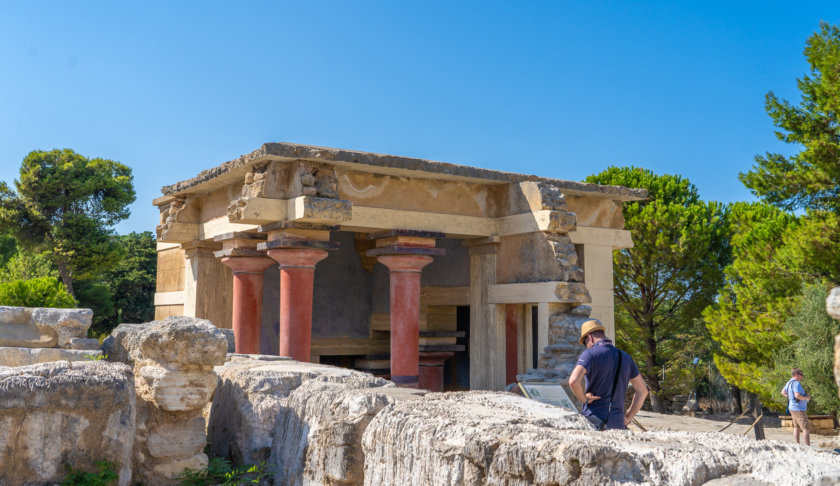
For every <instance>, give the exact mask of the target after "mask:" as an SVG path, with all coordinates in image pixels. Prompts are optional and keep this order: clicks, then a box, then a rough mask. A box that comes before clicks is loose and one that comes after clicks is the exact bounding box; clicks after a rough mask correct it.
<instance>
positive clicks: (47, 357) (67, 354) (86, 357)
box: [0, 348, 102, 366]
mask: <svg viewBox="0 0 840 486" xmlns="http://www.w3.org/2000/svg"><path fill="white" fill-rule="evenodd" d="M101 355H102V351H100V350H98V349H97V350H87V351H86V350H77V349H61V348H0V366H31V365H34V364H40V363H50V362H53V361H90V360H94V359H98V357H99V356H101Z"/></svg>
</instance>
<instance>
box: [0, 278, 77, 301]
mask: <svg viewBox="0 0 840 486" xmlns="http://www.w3.org/2000/svg"><path fill="white" fill-rule="evenodd" d="M0 305H11V306H18V307H65V308H66V307H76V300H75V299H74V298H73V297H72V296H71V295H70V294H69V293H68V292H67V289H66V288H65V287H64V285H62V284H61V282H59V281H58V279H57V278H53V277H42V278H33V279H31V280H13V281H11V282H6V283H0Z"/></svg>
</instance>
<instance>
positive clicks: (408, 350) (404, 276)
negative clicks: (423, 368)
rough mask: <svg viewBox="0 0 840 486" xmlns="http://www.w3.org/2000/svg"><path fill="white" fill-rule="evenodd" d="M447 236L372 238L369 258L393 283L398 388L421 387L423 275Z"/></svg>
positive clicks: (402, 234)
mask: <svg viewBox="0 0 840 486" xmlns="http://www.w3.org/2000/svg"><path fill="white" fill-rule="evenodd" d="M442 237H443V234H440V233H429V232H422V231H411V230H394V231H389V232H385V233H379V234H375V235H371V238H373V239H376V248H374V249H372V250H368V251H367V252H366V253H367V255H368V256H375V257H377V259H378V261H379V263H381V264H383V265H385V266H386V267H388V270H389V275H390V283H391V381H393V382H394V383H395V384H396V385H397V386H401V387H406V388H419V386H420V378H419V376H420V271H421V269H422V268H423V267H425V266H426V265H428V264H430V263H432V256H434V255H443V254H444V253H445V250H443V249H439V248H435V240H436V239H438V238H442Z"/></svg>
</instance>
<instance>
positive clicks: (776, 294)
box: [703, 203, 801, 404]
mask: <svg viewBox="0 0 840 486" xmlns="http://www.w3.org/2000/svg"><path fill="white" fill-rule="evenodd" d="M729 221H730V229H731V233H730V239H729V241H730V246H731V251H732V263H731V264H730V265H728V266H727V267H726V269H725V275H726V284H725V285H724V287H723V288H722V289H721V292H720V295H719V297H718V301H717V302H716V303H715V304H714V305H712V306H709V307H708V308H707V309H706V310H705V311H704V312H703V318H704V320H705V322H706V326H707V327H708V329H709V332H710V333H711V335H712V338H713V339H714V340H715V341H717V343H718V344H719V345H720V351H719V352H718V353H715V364H716V365H717V367H718V370H719V371H720V373H721V374H722V375H723V377H724V378H726V380H727V381H728V382H729V383H730V384H733V385H735V386H737V387H739V388H741V389H743V390H747V391H748V392H751V393H755V394H757V395H758V396H759V397H760V398H761V399H762V400H763V401H764V402H765V403H768V404H770V403H774V402H778V403H781V400H780V398H781V397H778V396H777V395H778V393H774V391H775V390H774V389H775V386H776V382H777V380H778V377H777V376H775V374H774V372H773V369H774V362H775V358H776V357H777V356H778V353H779V351H780V349H781V348H782V347H783V346H785V345H787V344H788V343H789V342H790V341H791V337H790V336H789V335H788V333H786V332H785V330H784V322H785V320H786V319H787V317H788V316H789V314H790V312H791V309H792V307H793V305H795V303H796V298H797V295H798V293H799V288H800V285H801V284H800V276H799V275H797V274H795V273H793V272H791V271H789V270H788V268H786V266H785V265H784V264H783V262H782V261H781V260H780V258H779V253H780V250H779V249H780V248H784V246H785V245H784V237H785V235H786V234H787V233H788V232H791V231H795V230H796V228H797V226H798V222H797V220H796V217H795V216H793V215H791V214H789V213H786V212H784V211H781V210H779V209H777V208H775V207H773V206H770V205H768V204H764V203H735V204H733V205H732V206H730V208H729Z"/></svg>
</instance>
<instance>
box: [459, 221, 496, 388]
mask: <svg viewBox="0 0 840 486" xmlns="http://www.w3.org/2000/svg"><path fill="white" fill-rule="evenodd" d="M463 244H464V245H465V246H468V247H469V254H470V389H471V390H502V389H503V388H504V387H505V356H506V346H505V330H506V323H505V307H504V305H497V304H491V303H490V302H489V296H488V292H489V289H490V286H491V285H494V284H495V283H496V253H497V252H498V249H499V237H498V236H491V237H489V238H479V239H475V240H465V241H464V242H463Z"/></svg>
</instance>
